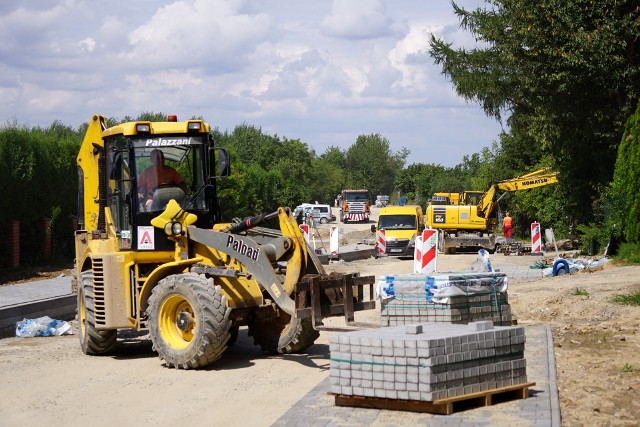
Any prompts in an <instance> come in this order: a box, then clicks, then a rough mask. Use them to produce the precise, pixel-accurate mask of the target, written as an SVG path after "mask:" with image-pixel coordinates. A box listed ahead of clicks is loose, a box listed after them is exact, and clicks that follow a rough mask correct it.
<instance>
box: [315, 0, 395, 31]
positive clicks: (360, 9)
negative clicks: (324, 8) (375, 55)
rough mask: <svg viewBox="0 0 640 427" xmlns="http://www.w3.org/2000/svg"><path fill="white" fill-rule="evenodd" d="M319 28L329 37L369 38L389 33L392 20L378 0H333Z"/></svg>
mask: <svg viewBox="0 0 640 427" xmlns="http://www.w3.org/2000/svg"><path fill="white" fill-rule="evenodd" d="M321 28H322V32H323V34H325V35H327V36H330V37H338V38H346V39H370V38H377V37H383V36H386V35H389V34H390V33H391V32H392V20H391V18H390V17H389V16H388V15H387V11H386V8H385V6H384V5H383V4H382V2H380V1H379V0H333V5H332V7H331V14H330V15H329V16H327V17H326V18H325V19H324V20H323V21H322V24H321Z"/></svg>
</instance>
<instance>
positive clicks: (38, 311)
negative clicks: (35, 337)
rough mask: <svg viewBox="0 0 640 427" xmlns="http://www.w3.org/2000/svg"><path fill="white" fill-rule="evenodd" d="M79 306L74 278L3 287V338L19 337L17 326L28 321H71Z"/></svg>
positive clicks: (0, 326) (0, 313) (0, 323)
mask: <svg viewBox="0 0 640 427" xmlns="http://www.w3.org/2000/svg"><path fill="white" fill-rule="evenodd" d="M76 304H77V302H76V295H75V294H73V293H72V292H71V276H60V277H56V278H53V279H45V280H38V281H35V282H26V283H19V284H15V285H6V286H0V338H6V337H12V336H15V331H16V323H17V322H20V321H21V320H23V319H25V318H27V319H35V318H38V317H42V316H49V317H51V318H52V319H58V320H71V319H73V318H74V317H75V313H76Z"/></svg>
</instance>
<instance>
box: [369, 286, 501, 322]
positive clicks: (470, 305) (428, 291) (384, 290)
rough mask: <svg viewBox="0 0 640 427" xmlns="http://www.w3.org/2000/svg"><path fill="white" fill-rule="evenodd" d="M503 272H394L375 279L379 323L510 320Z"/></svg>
mask: <svg viewBox="0 0 640 427" xmlns="http://www.w3.org/2000/svg"><path fill="white" fill-rule="evenodd" d="M506 282H507V277H506V275H505V274H504V273H445V274H431V275H424V274H397V275H387V276H383V277H382V278H381V279H380V281H379V282H378V289H379V294H380V295H381V296H382V297H383V298H382V299H381V313H380V319H381V326H399V325H410V324H415V323H424V322H444V323H455V324H467V323H469V322H475V321H481V320H491V321H492V322H493V323H494V324H496V325H504V326H508V325H511V324H512V316H511V306H510V305H509V300H508V295H507V291H506V287H507V286H506Z"/></svg>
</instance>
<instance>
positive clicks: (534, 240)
mask: <svg viewBox="0 0 640 427" xmlns="http://www.w3.org/2000/svg"><path fill="white" fill-rule="evenodd" d="M540 252H542V239H541V237H540V223H538V222H533V223H531V253H532V254H536V253H540Z"/></svg>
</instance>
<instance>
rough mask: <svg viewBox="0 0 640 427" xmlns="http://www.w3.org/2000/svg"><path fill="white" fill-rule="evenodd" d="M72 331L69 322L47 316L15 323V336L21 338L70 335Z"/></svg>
mask: <svg viewBox="0 0 640 427" xmlns="http://www.w3.org/2000/svg"><path fill="white" fill-rule="evenodd" d="M72 333H73V332H72V330H71V325H70V324H69V322H65V321H64V320H55V319H52V318H50V317H49V316H43V317H38V318H37V319H24V320H22V321H21V322H18V323H17V325H16V336H17V337H22V338H31V337H53V336H60V335H71V334H72Z"/></svg>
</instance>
